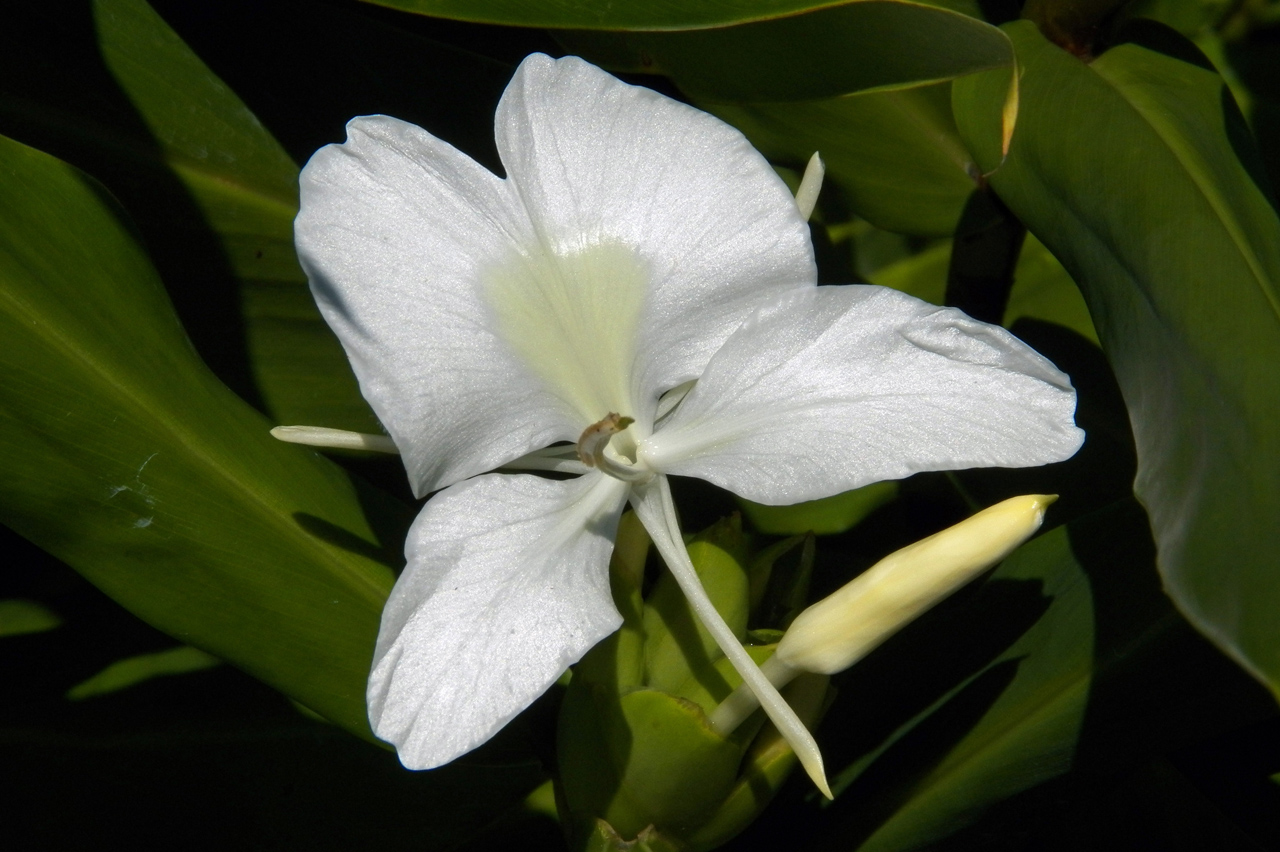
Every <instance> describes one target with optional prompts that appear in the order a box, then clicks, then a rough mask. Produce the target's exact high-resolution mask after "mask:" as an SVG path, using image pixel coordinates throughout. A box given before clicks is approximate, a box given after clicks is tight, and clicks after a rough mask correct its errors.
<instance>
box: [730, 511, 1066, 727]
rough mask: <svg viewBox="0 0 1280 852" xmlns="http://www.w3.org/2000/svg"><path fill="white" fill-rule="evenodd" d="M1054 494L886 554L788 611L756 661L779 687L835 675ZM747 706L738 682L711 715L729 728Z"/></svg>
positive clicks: (1011, 541)
mask: <svg viewBox="0 0 1280 852" xmlns="http://www.w3.org/2000/svg"><path fill="white" fill-rule="evenodd" d="M1057 499H1058V498H1057V496H1056V495H1045V494H1035V495H1030V496H1026V497H1012V498H1010V499H1008V500H1005V501H1004V502H1002V503H997V504H996V505H994V506H991V507H990V508H987V509H984V510H983V511H981V512H979V513H978V514H976V515H974V516H973V517H971V518H969V519H968V520H965V521H962V522H960V523H959V524H956V525H955V526H953V527H950V528H948V529H945V530H943V531H942V532H939V533H936V534H934V535H931V536H929V537H928V538H926V539H923V540H922V541H918V542H916V543H915V544H912V545H909V546H907V547H904V548H903V549H901V550H899V551H897V552H895V553H892V554H890V555H889V556H886V557H885V558H884V559H882V560H880V561H879V562H877V563H876V564H875V565H873V566H872V567H871V568H869V569H867V570H866V571H864V572H863V573H862V574H860V575H858V577H856V578H855V579H854V580H853V581H852V582H850V583H848V584H847V585H845V586H844V587H843V588H841V589H840V590H839V591H837V592H835V593H834V594H832V595H830V596H829V597H826V598H824V599H823V600H821V601H818V602H817V603H816V604H814V605H813V606H811V607H809V608H808V609H806V610H805V611H804V612H802V613H800V615H799V616H797V617H796V620H795V621H794V622H792V624H791V627H790V628H788V630H787V632H786V634H785V635H784V636H783V637H782V641H781V642H779V643H778V649H777V651H775V652H774V655H773V656H772V657H770V658H769V659H768V660H767V661H766V662H765V664H764V666H763V667H762V672H763V674H764V676H765V677H766V678H768V680H769V682H770V683H772V684H774V685H775V686H778V687H781V686H783V685H785V684H786V683H787V682H789V681H790V680H791V679H792V678H794V677H795V676H796V675H798V674H800V673H801V672H816V673H820V674H835V673H836V672H839V671H843V670H844V669H847V668H848V667H849V666H851V665H853V664H854V663H856V662H857V661H858V660H860V659H862V658H863V657H865V656H866V655H867V654H868V653H869V652H870V651H871V650H872V649H873V648H875V647H877V646H878V645H880V644H881V643H882V642H884V641H885V640H886V639H888V638H889V637H890V636H892V635H893V634H894V633H897V632H898V631H899V630H901V629H902V628H903V627H905V626H906V625H908V624H910V623H911V622H912V621H914V620H915V619H916V618H917V617H919V616H920V615H921V614H923V613H924V612H926V611H927V610H929V609H930V608H931V607H932V606H934V604H936V603H938V602H939V601H941V600H942V599H943V598H945V597H947V596H948V595H950V594H951V593H952V592H954V591H956V590H957V589H959V588H960V587H961V586H963V585H965V584H966V583H968V582H969V581H970V580H972V579H974V578H975V577H977V576H978V575H979V574H981V573H982V572H983V571H986V570H987V569H988V568H990V567H991V566H992V565H995V564H996V563H997V562H999V561H1000V560H1002V559H1004V558H1005V557H1006V556H1008V555H1009V554H1010V553H1012V552H1013V551H1014V550H1015V549H1016V548H1017V547H1018V546H1019V545H1021V544H1022V543H1023V542H1024V541H1026V540H1027V539H1028V538H1030V537H1031V536H1032V535H1033V534H1034V533H1035V532H1036V530H1038V529H1039V528H1040V524H1041V522H1042V521H1043V520H1044V512H1045V509H1047V508H1048V507H1049V505H1050V504H1051V503H1053V501H1054V500H1057ZM754 710H755V696H754V693H753V692H751V691H749V690H744V689H742V688H739V689H738V690H737V691H736V692H734V693H733V694H732V695H730V696H729V697H728V698H727V699H726V700H725V701H724V702H723V703H722V704H721V705H720V706H719V707H717V708H716V710H715V712H714V713H712V715H711V725H712V727H713V728H715V729H716V730H718V731H720V732H721V733H727V732H731V731H732V730H733V729H734V728H736V727H737V726H738V725H739V724H740V723H741V722H742V720H743V719H745V718H746V717H747V716H749V715H750V714H751V713H752V712H753V711H754Z"/></svg>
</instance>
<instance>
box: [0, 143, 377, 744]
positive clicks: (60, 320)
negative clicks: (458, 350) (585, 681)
mask: <svg viewBox="0 0 1280 852" xmlns="http://www.w3.org/2000/svg"><path fill="white" fill-rule="evenodd" d="M0 163H2V165H0V370H3V373H4V375H5V376H6V381H5V383H4V385H3V391H2V393H3V398H2V399H0V412H3V413H2V414H0V463H2V464H3V466H4V476H3V485H0V512H2V513H3V520H4V522H5V523H7V524H9V525H10V526H12V527H13V528H14V529H16V530H17V531H19V532H20V533H22V534H23V535H24V536H26V537H27V538H29V539H31V540H32V541H34V542H36V543H38V544H40V545H41V546H42V547H44V548H46V549H47V550H49V551H50V552H52V553H54V554H55V555H57V556H58V557H60V558H61V559H63V560H65V561H66V562H68V563H69V564H71V565H72V566H74V567H75V568H77V569H78V570H79V571H81V572H82V573H83V574H84V575H85V576H87V577H89V578H90V579H91V580H92V581H93V582H94V583H95V584H96V585H98V586H99V587H100V588H101V589H103V590H104V591H106V592H107V593H108V594H109V595H111V596H112V597H114V598H115V599H116V600H118V601H120V602H121V603H123V604H124V605H125V606H127V607H128V608H129V609H130V610H132V611H133V612H134V613H136V614H138V615H140V616H141V617H142V618H144V619H145V620H147V621H149V622H150V623H151V624H153V625H155V626H157V627H159V628H160V629H162V630H164V631H165V632H167V633H169V634H170V635H173V636H177V637H180V638H181V639H182V640H183V641H185V642H187V643H189V644H191V645H194V646H197V647H199V648H202V649H203V650H206V651H209V652H211V653H213V654H215V655H217V656H219V657H221V658H223V659H226V660H229V661H231V662H233V663H235V664H236V665H238V666H240V667H241V668H243V669H245V670H246V671H248V672H250V673H251V674H254V675H255V676H257V677H259V678H261V679H262V680H264V681H266V682H268V683H270V684H272V685H273V686H275V687H276V688H278V689H280V690H281V691H283V692H284V693H286V694H287V695H290V696H292V697H293V698H295V699H297V700H298V701H300V702H301V703H303V704H305V705H306V706H308V707H310V708H312V709H314V710H316V711H317V712H319V713H321V714H323V715H325V716H326V717H328V718H329V719H332V720H333V721H335V722H337V723H338V724H340V725H342V726H343V727H346V728H347V729H349V730H351V731H355V732H357V733H362V734H364V735H366V736H368V729H367V722H366V720H365V710H364V681H365V678H366V676H367V671H368V665H369V660H370V658H371V655H372V648H373V640H374V636H375V634H376V632H377V625H378V619H379V613H380V611H381V608H382V602H383V600H384V599H385V597H386V595H387V593H388V591H389V590H390V585H391V571H390V570H389V568H388V567H387V565H386V564H384V563H385V562H388V561H391V559H393V558H394V557H390V558H389V557H388V556H387V555H386V553H385V551H383V549H382V548H381V546H380V544H379V543H378V542H377V540H376V538H375V536H374V535H373V533H372V532H371V530H370V529H369V526H368V525H367V523H366V522H365V519H364V516H363V512H362V510H361V507H360V503H359V501H358V498H357V494H356V491H355V489H354V488H353V486H352V484H351V482H350V481H349V480H348V478H347V476H346V475H345V474H344V473H342V472H341V471H340V470H339V469H338V468H336V467H335V466H334V465H332V464H331V463H329V462H328V461H325V460H323V459H321V458H320V457H319V456H317V455H315V454H314V453H310V452H308V451H306V450H303V449H301V448H298V447H293V446H287V445H283V444H280V443H279V442H276V441H275V440H274V439H272V438H271V437H270V436H269V435H268V433H267V430H268V429H269V428H270V423H269V422H267V421H266V419H265V418H263V417H262V416H261V415H259V414H257V413H256V412H254V411H252V410H251V409H249V408H248V406H246V405H245V404H244V403H243V402H241V401H240V400H239V399H237V398H236V397H235V396H234V395H233V394H231V393H230V392H229V391H227V390H226V388H225V387H224V386H223V385H222V384H221V383H220V382H219V381H218V380H217V379H216V378H214V377H213V375H212V374H211V373H209V372H208V370H207V369H206V368H205V367H204V365H203V364H201V363H200V361H199V359H198V358H197V357H196V356H195V353H194V352H193V350H192V348H191V345H190V343H189V342H188V341H187V339H186V338H185V336H184V334H183V331H182V328H181V326H179V324H178V322H177V320H176V318H175V317H174V315H173V312H172V309H171V307H170V304H169V301H168V298H167V297H166V295H165V293H164V290H163V288H162V287H161V284H160V281H159V280H158V278H157V277H156V274H155V272H154V270H153V269H152V267H151V265H150V264H149V262H148V261H147V258H146V256H145V255H144V254H143V253H142V252H141V250H140V249H139V247H138V245H137V244H136V242H135V241H134V238H133V236H132V234H131V233H130V231H129V229H128V226H127V225H126V223H125V222H124V220H123V219H122V218H121V216H122V214H121V213H120V211H119V209H118V208H116V207H115V205H114V203H113V201H112V200H111V199H110V198H109V196H107V194H106V192H105V191H104V190H103V189H102V187H101V186H100V185H98V184H96V183H95V182H94V181H92V179H90V178H88V177H86V176H85V175H83V174H82V173H80V172H78V171H76V170H75V169H73V168H71V167H70V166H67V165H66V164H65V163H62V162H60V161H58V160H56V159H54V158H52V157H50V156H48V155H46V154H42V153H40V152H38V151H35V150H34V149H31V148H27V147H25V146H22V145H19V144H18V143H15V142H12V141H9V140H3V141H0ZM398 544H399V542H395V543H394V546H398Z"/></svg>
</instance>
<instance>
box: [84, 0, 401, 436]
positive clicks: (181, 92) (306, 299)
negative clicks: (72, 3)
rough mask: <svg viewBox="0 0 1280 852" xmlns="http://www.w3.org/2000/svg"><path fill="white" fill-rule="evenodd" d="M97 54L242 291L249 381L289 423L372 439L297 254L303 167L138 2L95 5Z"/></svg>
mask: <svg viewBox="0 0 1280 852" xmlns="http://www.w3.org/2000/svg"><path fill="white" fill-rule="evenodd" d="M94 9H95V18H96V20H97V23H98V34H99V41H100V46H101V50H102V57H103V60H104V62H105V63H106V65H107V67H108V69H109V70H110V71H111V73H112V75H113V76H114V77H115V79H116V81H117V82H118V83H119V85H120V87H121V88H122V89H123V90H124V92H125V93H126V95H127V96H128V97H129V99H130V101H131V102H132V103H133V106H134V108H135V109H137V111H138V114H139V115H140V116H141V118H142V119H143V121H144V122H145V123H146V125H147V127H148V128H149V129H150V130H151V133H152V134H153V136H154V140H155V143H156V144H158V146H159V153H160V155H161V156H162V157H163V160H164V164H165V165H167V166H168V167H169V168H171V169H173V170H174V172H176V174H177V175H178V177H179V178H180V179H181V180H182V182H183V183H184V184H185V185H186V186H187V187H188V188H189V190H190V191H191V196H192V198H193V200H194V201H195V202H196V204H197V205H198V206H199V208H200V210H201V212H203V213H204V215H205V219H206V221H207V223H208V225H209V227H210V228H211V229H212V230H213V231H214V232H215V233H216V234H217V235H218V236H219V238H220V242H221V245H222V248H223V250H224V252H225V254H226V257H227V260H228V262H229V263H230V265H231V268H232V271H233V273H234V274H235V276H236V277H237V278H238V279H239V280H240V282H241V284H242V293H241V298H242V299H243V305H244V313H245V319H246V320H247V340H246V342H247V344H248V346H249V351H250V360H251V363H252V365H253V370H254V379H255V380H256V382H257V384H258V388H259V390H260V391H261V392H262V394H263V397H264V401H265V403H266V404H267V407H268V408H269V410H270V411H271V412H272V414H274V415H275V416H276V418H277V419H279V420H280V421H281V422H284V423H308V424H316V425H323V426H331V427H334V428H340V429H356V430H360V431H379V430H378V428H377V420H376V418H374V416H373V413H372V412H371V411H370V410H369V408H368V405H367V404H366V403H365V401H364V399H363V397H361V395H360V391H359V388H358V387H357V385H356V381H355V376H354V375H353V374H352V372H351V367H350V365H349V364H348V362H347V357H346V354H345V353H344V352H343V351H342V347H341V345H340V344H339V343H338V341H337V338H335V337H334V335H333V334H332V332H330V330H329V327H328V326H327V325H326V324H325V323H324V320H323V319H322V318H321V316H320V312H319V310H318V309H317V308H316V305H315V301H314V300H313V299H312V298H311V292H310V290H309V289H308V287H307V278H306V275H304V274H303V272H302V269H301V267H299V266H298V260H297V256H296V255H295V253H294V249H293V218H294V216H296V215H297V212H298V167H297V166H296V165H295V164H294V163H293V161H292V160H291V159H290V158H289V156H288V155H287V154H286V153H285V151H284V149H283V148H281V147H280V144H279V143H278V142H276V140H275V139H274V138H273V137H272V136H271V134H270V133H268V132H267V130H266V129H265V128H264V127H263V126H262V124H261V123H260V122H259V121H258V119H257V118H256V117H255V116H254V115H253V113H251V112H250V111H249V109H248V108H247V107H246V106H245V105H244V104H243V103H242V102H241V101H240V99H239V98H237V97H236V95H235V93H234V92H232V91H231V90H230V89H229V88H227V86H226V85H225V84H224V83H223V82H222V81H221V80H219V79H218V78H217V77H216V76H215V75H214V74H213V73H212V72H211V71H210V70H209V69H208V67H206V66H205V64H204V63H203V62H201V61H200V59H199V58H198V57H197V56H196V55H195V54H194V53H192V52H191V50H190V49H189V48H188V47H187V46H186V45H185V44H184V43H183V42H182V40H181V39H180V38H178V36H177V35H176V34H175V33H174V32H173V31H172V30H171V29H170V28H169V27H168V25H167V24H165V22H164V21H163V20H162V19H161V18H160V16H159V15H157V14H156V13H155V12H154V11H152V10H151V8H150V7H149V6H147V4H146V3H145V2H143V0H96V2H95V6H94Z"/></svg>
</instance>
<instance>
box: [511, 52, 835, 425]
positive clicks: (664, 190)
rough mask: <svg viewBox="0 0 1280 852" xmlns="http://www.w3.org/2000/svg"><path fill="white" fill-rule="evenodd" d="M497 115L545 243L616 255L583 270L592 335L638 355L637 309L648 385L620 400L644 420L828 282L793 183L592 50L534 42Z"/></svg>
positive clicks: (704, 118) (737, 140)
mask: <svg viewBox="0 0 1280 852" xmlns="http://www.w3.org/2000/svg"><path fill="white" fill-rule="evenodd" d="M496 125H497V130H496V134H497V143H498V150H499V152H500V154H501V156H502V161H503V164H504V165H505V167H506V169H507V175H508V179H509V181H510V183H511V184H512V186H513V188H514V190H515V192H517V193H518V194H519V197H520V198H521V199H522V200H523V203H524V205H525V206H526V208H527V209H528V211H529V216H530V219H531V221H532V222H533V224H534V227H535V229H536V230H537V233H538V238H539V240H540V242H541V244H542V246H543V247H544V250H545V251H546V252H547V253H548V254H551V255H556V256H567V257H581V256H583V255H584V254H590V253H591V252H596V251H602V252H605V253H608V254H609V255H610V256H609V259H608V262H607V263H605V262H600V263H594V264H592V266H593V268H595V269H598V270H599V271H601V272H604V273H606V274H603V275H596V276H587V275H583V276H579V278H580V279H581V283H580V285H577V286H580V287H581V289H580V291H579V295H578V296H577V297H576V298H575V299H574V300H573V301H574V303H575V304H576V305H578V306H580V308H581V321H580V322H579V323H578V325H577V328H578V329H580V332H578V333H581V334H582V335H583V336H584V338H585V341H584V343H583V345H582V346H581V347H580V348H581V350H582V351H587V352H592V351H598V352H604V353H607V356H608V357H605V358H603V359H600V361H601V363H599V364H598V365H597V366H598V368H599V369H605V368H606V365H607V367H608V368H611V369H613V368H615V366H614V362H620V363H622V364H623V366H624V367H625V362H626V361H627V360H628V357H629V353H626V352H625V349H624V351H623V352H622V353H621V354H618V355H616V356H615V354H614V352H613V349H615V348H620V347H623V344H622V343H618V342H617V341H616V338H617V337H618V331H617V324H618V323H617V321H616V320H613V319H610V318H609V316H608V314H610V313H611V312H620V313H621V312H633V313H635V314H636V315H637V317H638V319H637V320H636V321H637V322H638V332H637V333H636V334H635V336H634V343H633V344H632V343H630V341H627V342H626V345H633V346H634V348H635V356H634V362H633V365H632V366H631V370H630V374H629V376H628V381H627V383H628V384H629V386H630V390H631V392H632V394H633V395H634V396H635V397H636V398H635V399H634V400H633V408H632V410H622V411H620V413H622V414H625V415H629V416H632V417H636V418H637V419H638V420H640V424H639V425H640V428H641V430H642V431H646V432H647V429H648V426H649V425H650V424H651V421H652V406H653V403H654V401H655V400H656V399H657V396H658V395H659V394H660V393H662V392H663V391H666V390H668V389H669V388H671V387H674V386H676V385H678V384H680V383H681V382H684V381H687V380H689V379H693V378H696V377H697V376H698V375H699V374H700V373H701V372H702V369H703V367H704V366H705V365H706V363H707V361H708V360H709V359H710V357H711V355H712V354H713V353H714V352H715V350H716V349H717V348H718V347H719V345H720V343H721V342H722V341H723V340H724V339H725V338H726V337H728V335H729V334H730V333H732V331H733V330H734V329H735V328H736V327H737V326H738V325H739V324H740V323H741V322H742V321H743V320H744V319H745V318H746V317H747V316H749V315H750V314H751V312H753V311H754V310H755V308H756V307H758V306H759V305H760V304H762V303H763V302H764V301H767V300H768V299H769V298H770V297H771V296H772V295H774V294H779V293H781V292H784V291H786V290H789V289H794V288H796V287H798V286H800V285H806V286H807V285H812V283H813V282H814V280H815V275H816V271H815V267H814V262H813V250H812V246H811V244H810V240H809V231H808V227H807V225H806V224H805V221H804V218H803V217H802V216H801V215H800V212H799V211H798V209H797V208H796V204H795V201H794V200H793V199H792V196H791V194H790V192H789V191H788V190H787V188H786V185H785V184H783V182H782V181H781V180H780V179H779V178H778V177H777V175H776V174H775V173H774V171H773V169H772V168H770V167H769V165H768V163H766V162H765V160H764V158H763V157H761V156H760V154H759V153H757V152H756V151H755V150H754V149H753V148H752V147H751V145H750V144H749V143H748V142H747V141H746V139H745V138H744V137H743V136H742V134H740V133H739V132H738V131H737V130H734V129H733V128H731V127H729V126H728V125H727V124H724V123H723V122H721V121H720V120H719V119H716V118H714V117H712V116H710V115H707V114H706V113H703V112H700V111H698V110H696V109H693V108H692V107H689V106H686V105H684V104H681V103H678V102H676V101H673V100H671V99H669V98H666V97H663V96H662V95H659V94H657V93H655V92H653V91H651V90H648V89H644V88H638V87H634V86H629V85H626V84H624V83H622V82H620V81H618V80H616V79H614V78H613V77H611V76H609V75H608V74H606V73H604V72H603V71H600V70H599V69H597V68H595V67H593V66H591V65H589V64H587V63H586V62H583V61H582V60H580V59H577V58H574V57H569V58H566V59H560V60H552V59H549V58H548V57H546V56H541V55H535V56H531V57H529V58H528V59H526V60H525V61H524V62H523V63H522V64H521V65H520V68H519V70H518V71H517V72H516V75H515V78H514V79H513V80H512V81H511V85H510V86H508V88H507V90H506V93H505V94H504V95H503V97H502V102H501V104H500V105H499V107H498V114H497V119H496ZM628 254H630V255H633V256H634V261H633V262H631V263H626V262H624V261H623V260H622V258H625V257H626V256H627V255H628ZM610 268H612V269H614V270H619V271H618V272H614V273H613V274H612V275H610V274H607V273H608V272H609V269H610ZM637 282H638V283H637ZM637 288H639V290H637ZM591 328H599V329H602V331H601V332H599V333H595V334H593V333H592V332H591V331H590V329H591ZM609 410H615V411H616V410H619V409H618V408H612V409H609ZM606 413H608V412H607V411H599V412H598V413H594V415H593V417H592V420H591V421H590V422H595V420H598V419H599V418H601V417H603V416H604V415H605V414H606Z"/></svg>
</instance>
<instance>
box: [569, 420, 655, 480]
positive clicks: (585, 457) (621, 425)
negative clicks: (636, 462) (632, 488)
mask: <svg viewBox="0 0 1280 852" xmlns="http://www.w3.org/2000/svg"><path fill="white" fill-rule="evenodd" d="M635 422H636V421H635V418H633V417H623V416H622V415H620V414H618V413H617V412H614V411H611V412H609V414H607V415H606V416H605V418H604V419H603V420H601V421H600V422H598V423H592V424H591V425H590V426H588V427H587V428H586V429H583V430H582V437H580V438H578V458H580V459H582V463H583V464H585V465H586V466H587V467H594V468H599V469H600V471H601V472H603V473H607V474H608V475H609V476H612V477H614V478H615V479H621V480H622V481H623V482H643V481H646V480H648V479H649V478H650V477H652V476H653V473H652V472H651V471H649V470H645V469H642V468H638V467H634V466H632V465H630V464H625V463H623V462H619V461H617V460H616V459H612V458H610V457H609V456H607V455H605V449H606V448H608V446H609V441H611V440H612V439H613V436H614V435H616V434H618V433H619V432H621V431H622V430H624V429H626V428H627V427H628V426H630V425H631V424H632V423H635Z"/></svg>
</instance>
